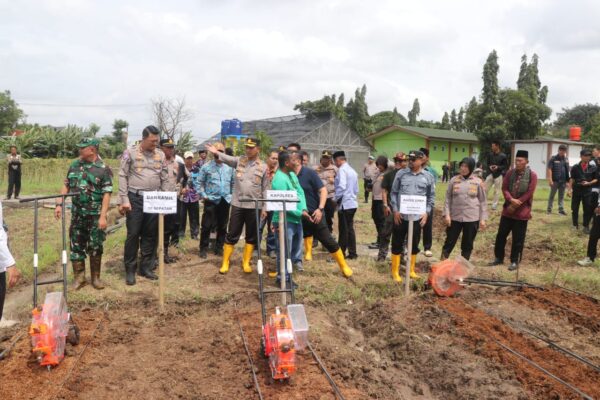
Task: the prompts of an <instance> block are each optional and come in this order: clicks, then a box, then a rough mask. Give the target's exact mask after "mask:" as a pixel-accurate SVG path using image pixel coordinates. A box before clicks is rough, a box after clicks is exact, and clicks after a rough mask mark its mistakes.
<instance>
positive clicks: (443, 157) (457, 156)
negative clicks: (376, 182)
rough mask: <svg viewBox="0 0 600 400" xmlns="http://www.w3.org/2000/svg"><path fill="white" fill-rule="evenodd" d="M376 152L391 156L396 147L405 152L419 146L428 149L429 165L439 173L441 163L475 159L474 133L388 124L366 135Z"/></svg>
mask: <svg viewBox="0 0 600 400" xmlns="http://www.w3.org/2000/svg"><path fill="white" fill-rule="evenodd" d="M366 139H367V141H368V142H369V143H370V144H371V145H372V146H373V147H374V148H375V153H376V154H377V155H384V156H387V157H389V158H391V157H393V156H394V154H396V153H397V152H399V151H403V152H405V153H408V152H409V151H410V150H418V149H419V148H421V147H424V148H427V149H429V159H430V161H431V165H432V167H433V168H434V169H435V170H436V171H437V172H438V174H440V175H441V173H442V165H443V164H444V163H447V162H450V163H453V162H457V163H458V162H460V161H461V160H462V159H463V158H465V157H473V158H475V159H477V157H478V155H479V145H478V141H477V137H476V136H475V135H474V134H473V133H470V132H457V131H450V130H446V129H432V128H419V127H416V126H395V125H393V126H389V127H387V128H384V129H382V130H380V131H379V132H375V133H372V134H371V135H369V136H367V137H366Z"/></svg>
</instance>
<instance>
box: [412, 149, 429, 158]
mask: <svg viewBox="0 0 600 400" xmlns="http://www.w3.org/2000/svg"><path fill="white" fill-rule="evenodd" d="M423 157H425V154H423V152H422V151H421V150H411V151H410V152H409V153H408V158H423Z"/></svg>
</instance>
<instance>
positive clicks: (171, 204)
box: [144, 192, 177, 214]
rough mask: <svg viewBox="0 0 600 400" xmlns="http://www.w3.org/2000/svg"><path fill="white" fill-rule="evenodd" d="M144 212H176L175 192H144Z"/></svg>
mask: <svg viewBox="0 0 600 400" xmlns="http://www.w3.org/2000/svg"><path fill="white" fill-rule="evenodd" d="M144 212H145V213H148V214H176V213H177V192H144Z"/></svg>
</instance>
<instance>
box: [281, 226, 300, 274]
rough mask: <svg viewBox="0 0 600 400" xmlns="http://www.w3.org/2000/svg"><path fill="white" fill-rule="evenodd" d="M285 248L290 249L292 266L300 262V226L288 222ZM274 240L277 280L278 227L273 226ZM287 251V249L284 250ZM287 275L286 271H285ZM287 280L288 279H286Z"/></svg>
mask: <svg viewBox="0 0 600 400" xmlns="http://www.w3.org/2000/svg"><path fill="white" fill-rule="evenodd" d="M285 236H286V239H287V246H288V248H289V249H290V258H291V259H292V265H294V264H296V263H301V262H302V244H303V238H302V224H293V223H290V222H288V224H287V235H285ZM275 240H276V243H277V280H279V279H280V277H279V272H280V271H279V269H280V266H279V226H278V225H277V226H275ZM286 250H287V249H286ZM286 274H287V271H286ZM286 279H289V278H286Z"/></svg>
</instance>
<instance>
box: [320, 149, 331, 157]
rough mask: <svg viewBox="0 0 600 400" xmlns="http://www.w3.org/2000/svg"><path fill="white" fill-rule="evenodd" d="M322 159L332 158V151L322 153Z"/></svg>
mask: <svg viewBox="0 0 600 400" xmlns="http://www.w3.org/2000/svg"><path fill="white" fill-rule="evenodd" d="M321 157H326V158H331V151H329V150H323V152H322V153H321Z"/></svg>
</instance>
